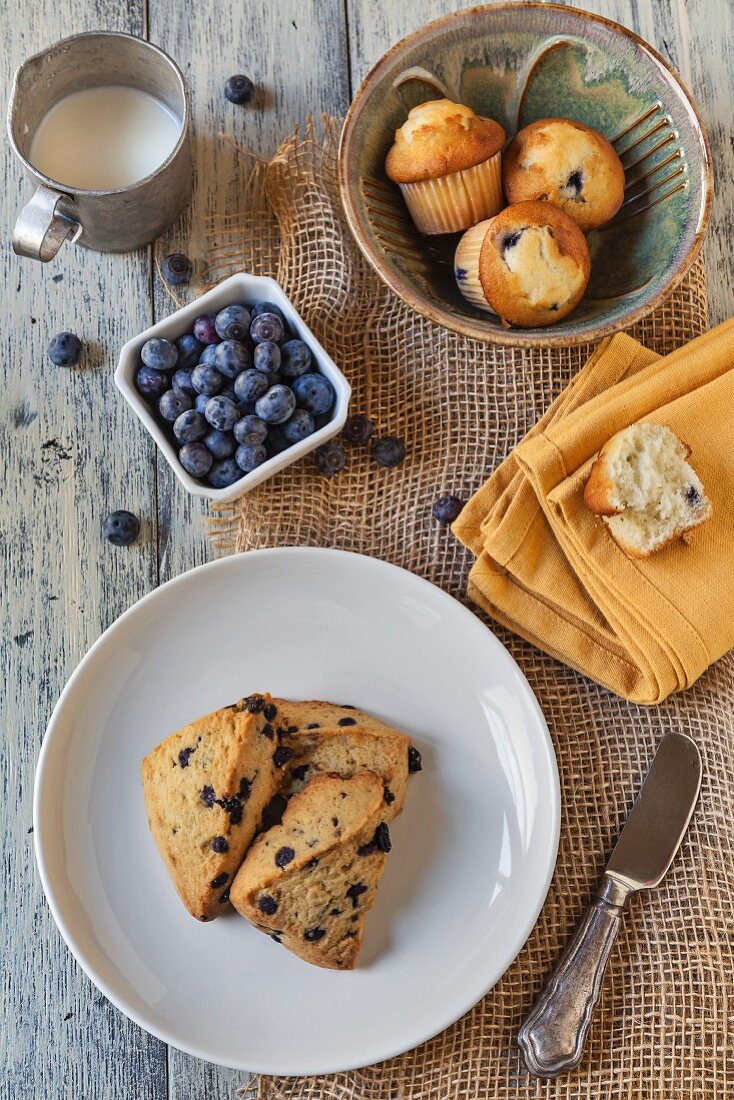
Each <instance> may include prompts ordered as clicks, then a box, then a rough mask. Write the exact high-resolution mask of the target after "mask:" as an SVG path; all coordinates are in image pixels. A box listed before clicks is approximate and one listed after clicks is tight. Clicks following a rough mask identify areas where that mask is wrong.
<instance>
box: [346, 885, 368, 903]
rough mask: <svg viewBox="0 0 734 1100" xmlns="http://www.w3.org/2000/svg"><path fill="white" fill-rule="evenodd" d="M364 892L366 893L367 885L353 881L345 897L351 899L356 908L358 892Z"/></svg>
mask: <svg viewBox="0 0 734 1100" xmlns="http://www.w3.org/2000/svg"><path fill="white" fill-rule="evenodd" d="M366 893H367V887H366V886H365V885H364V883H363V882H355V883H353V884H352V885H351V886H350V887H349V889H348V890H347V891H346V897H348V898H351V899H352V905H353V906H354V908H355V909H357V908H358V906H359V901H358V900H357V899H358V898H359V896H360V894H366Z"/></svg>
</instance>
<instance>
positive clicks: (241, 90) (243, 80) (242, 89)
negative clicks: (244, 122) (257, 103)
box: [224, 73, 255, 107]
mask: <svg viewBox="0 0 734 1100" xmlns="http://www.w3.org/2000/svg"><path fill="white" fill-rule="evenodd" d="M254 91H255V85H254V84H253V83H252V81H251V80H250V78H249V77H248V76H243V75H242V73H238V74H237V75H236V76H231V77H230V78H229V80H228V81H227V83H226V84H225V85H224V94H225V96H226V97H227V99H228V100H229V102H230V103H235V104H237V106H238V107H241V106H242V104H243V103H249V102H250V100H251V99H252V93H253V92H254Z"/></svg>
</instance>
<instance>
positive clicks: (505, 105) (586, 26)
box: [339, 3, 712, 347]
mask: <svg viewBox="0 0 734 1100" xmlns="http://www.w3.org/2000/svg"><path fill="white" fill-rule="evenodd" d="M437 95H447V96H448V98H450V99H453V100H456V101H458V102H460V103H466V104H467V105H468V106H470V107H472V108H473V109H474V110H475V111H476V112H477V114H480V115H487V116H489V117H490V118H494V119H496V120H497V121H498V122H500V123H501V124H502V125H503V126H504V128H505V129H506V130H507V134H508V138H509V137H512V136H513V135H514V134H515V133H516V132H517V131H518V130H519V129H520V128H521V127H523V126H525V125H527V123H529V122H533V121H534V120H535V119H538V118H549V117H561V118H570V119H574V120H576V121H579V122H584V123H586V125H587V126H592V127H594V129H595V130H598V131H600V132H601V133H602V134H604V136H605V137H607V138H608V139H609V140H610V141H611V142H612V143H613V144H614V147H615V149H616V150H617V152H618V153H619V155H620V157H621V159H622V163H623V164H624V168H625V179H626V186H625V199H624V203H623V205H622V208H621V210H620V211H619V213H618V214H617V215H616V217H615V218H614V219H613V221H611V222H609V223H608V224H607V225H605V226H602V227H601V228H600V229H597V230H595V231H594V232H592V233H590V234H589V237H588V242H589V248H590V250H591V261H592V273H591V280H590V282H589V286H588V288H587V292H586V296H585V298H584V299H583V301H582V302H581V303H580V304H579V305H578V306H577V308H576V309H575V310H574V312H573V313H572V314H570V315H569V316H568V317H567V318H565V319H564V320H563V321H562V322H560V323H559V324H557V325H553V326H551V327H548V328H542V329H519V328H518V329H516V328H511V329H507V328H504V327H503V326H502V325H501V323H500V321H499V319H498V318H497V317H496V316H495V315H494V314H491V313H483V312H482V311H481V310H478V309H475V308H474V307H473V306H472V305H471V304H470V303H469V302H467V301H466V299H464V298H463V297H462V295H461V294H460V292H459V290H458V288H457V286H456V282H455V279H454V273H453V266H454V265H453V256H454V250H455V248H456V243H457V241H458V239H459V236H460V234H452V235H450V236H448V235H447V236H445V237H424V236H421V234H419V233H418V232H417V230H416V229H415V227H414V226H413V223H412V221H411V219H410V216H409V215H408V212H407V208H406V207H405V205H404V203H403V200H402V197H401V195H400V192H399V190H398V187H397V186H396V185H395V184H393V183H392V182H391V181H390V180H388V178H387V177H386V175H385V171H384V163H385V157H386V155H387V152H388V150H389V148H390V146H391V145H392V142H393V133H394V131H395V130H396V129H397V128H398V127H399V126H401V125H402V124H403V122H404V121H405V118H406V115H407V112H408V110H409V109H410V108H411V107H413V106H415V104H416V103H419V102H421V101H423V100H426V99H431V98H435V97H436V96H437ZM339 183H340V189H341V195H342V200H343V203H344V208H345V211H346V216H347V220H348V221H349V225H350V226H351V229H352V232H353V233H354V236H355V237H356V240H357V242H358V244H359V246H360V248H361V249H362V251H363V252H364V254H365V256H366V257H367V259H368V260H369V261H370V263H371V264H372V266H373V267H374V268H375V270H376V271H377V272H378V273H379V274H380V275H381V277H382V278H383V279H384V280H385V282H386V283H387V284H388V286H390V287H391V288H392V289H393V290H394V291H395V293H396V294H398V295H399V296H400V297H401V298H402V299H403V301H405V302H407V303H408V305H410V306H412V307H413V308H414V309H416V310H418V312H419V313H422V314H424V315H425V316H426V317H428V318H430V320H432V321H436V322H437V323H438V324H441V325H444V326H446V328H450V329H454V330H456V331H457V332H461V333H464V334H465V335H466V336H470V337H472V338H474V339H477V340H482V341H488V342H493V343H498V344H510V345H514V346H520V347H537V346H550V345H556V346H557V345H561V346H563V345H569V344H582V343H588V342H593V341H595V340H598V339H599V338H600V337H602V336H606V335H608V334H609V333H612V332H616V331H617V330H619V329H622V328H627V327H628V326H629V325H631V324H632V323H633V322H634V321H638V320H639V319H640V318H641V317H644V316H645V314H647V313H649V312H650V311H651V310H652V309H654V308H655V306H656V305H658V304H659V303H660V302H661V301H662V299H663V298H665V297H666V295H668V294H669V293H670V292H671V290H672V289H673V287H674V286H675V285H676V284H677V283H679V282H680V280H681V279H682V278H683V276H684V275H685V274H686V272H687V271H688V270H689V268H690V266H691V264H692V263H693V261H694V259H695V258H696V255H697V254H698V251H699V249H700V247H701V244H702V242H703V236H704V233H705V230H706V226H707V224H708V218H709V210H710V206H711V193H712V179H711V155H710V151H709V146H708V141H707V138H706V134H705V132H704V129H703V126H702V124H701V121H700V119H699V117H698V114H697V112H696V108H695V106H694V104H693V102H692V101H691V97H690V96H689V94H688V92H687V91H686V89H685V88H684V87H683V85H682V84H681V82H680V80H679V79H678V77H677V76H676V74H675V73H674V72H673V71H672V70H671V69H670V67H669V66H668V65H667V64H666V63H665V61H663V59H662V58H661V57H660V56H659V55H658V54H657V53H656V52H655V51H654V50H653V49H652V48H651V47H650V46H648V45H647V44H646V43H645V42H643V41H642V40H641V39H640V38H638V37H637V35H635V34H633V33H632V32H631V31H628V30H626V28H624V27H621V26H619V24H617V23H612V22H610V21H609V20H608V19H603V18H601V17H600V16H597V15H591V14H590V13H589V12H584V11H580V10H578V9H576V8H567V7H562V6H561V5H558V4H546V3H519V4H517V3H499V4H494V5H492V6H489V7H482V8H470V9H468V10H466V11H459V12H456V13H455V14H452V15H447V16H444V17H443V18H441V19H437V20H436V21H435V22H433V23H429V24H428V25H427V26H426V27H424V28H423V29H422V30H420V31H417V32H416V33H414V34H411V35H409V36H408V37H407V38H404V39H403V40H402V42H399V43H398V44H397V45H396V46H393V48H392V49H391V50H389V51H388V52H387V53H386V54H385V56H384V57H383V58H382V59H381V60H380V61H378V63H377V64H376V65H375V67H374V68H373V69H372V71H371V72H370V73H369V75H368V76H367V77H366V79H365V80H364V82H363V83H362V85H361V87H360V88H359V90H358V92H357V94H356V96H355V97H354V101H353V103H352V106H351V108H350V110H349V114H348V115H347V118H346V121H345V123H344V129H343V131H342V137H341V144H340V149H339Z"/></svg>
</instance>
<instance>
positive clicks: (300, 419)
mask: <svg viewBox="0 0 734 1100" xmlns="http://www.w3.org/2000/svg"><path fill="white" fill-rule="evenodd" d="M281 430H282V432H283V435H284V436H285V438H286V439H287V440H288V442H289V443H300V442H301V440H302V439H307V438H308V436H309V435H313V433H314V432H315V430H316V424H315V423H314V418H313V417H312V416H311V413H310V412H309V411H308V410H307V409H296V410H295V412H294V413H293V415H292V416H291V417H289V418H288V420H286V422H285V424H284V425H283V427H282V429H281Z"/></svg>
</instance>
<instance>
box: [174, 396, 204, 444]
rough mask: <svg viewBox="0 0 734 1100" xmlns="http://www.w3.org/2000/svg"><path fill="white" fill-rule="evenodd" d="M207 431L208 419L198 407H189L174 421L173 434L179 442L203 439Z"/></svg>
mask: <svg viewBox="0 0 734 1100" xmlns="http://www.w3.org/2000/svg"><path fill="white" fill-rule="evenodd" d="M172 392H175V391H172ZM211 400H214V398H212V399H211ZM206 433H207V424H206V420H205V419H204V417H203V416H202V415H201V413H200V412H197V411H196V409H187V410H186V412H182V413H181V415H180V416H177V417H176V419H175V420H174V422H173V434H174V435H175V437H176V439H177V440H178V441H179V443H195V442H196V441H197V439H203V438H204V436H205V435H206Z"/></svg>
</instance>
